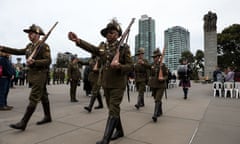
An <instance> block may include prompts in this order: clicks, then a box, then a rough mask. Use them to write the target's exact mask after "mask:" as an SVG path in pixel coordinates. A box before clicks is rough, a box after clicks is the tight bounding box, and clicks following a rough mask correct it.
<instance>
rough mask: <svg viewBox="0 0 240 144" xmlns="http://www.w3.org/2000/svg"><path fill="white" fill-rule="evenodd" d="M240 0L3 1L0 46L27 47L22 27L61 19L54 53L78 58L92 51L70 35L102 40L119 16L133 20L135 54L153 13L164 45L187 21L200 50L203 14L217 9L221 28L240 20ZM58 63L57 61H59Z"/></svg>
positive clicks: (48, 24)
mask: <svg viewBox="0 0 240 144" xmlns="http://www.w3.org/2000/svg"><path fill="white" fill-rule="evenodd" d="M239 6H240V1H239V0H181V1H180V0H0V20H1V21H0V24H1V26H0V32H1V33H0V45H6V46H10V47H15V48H25V46H26V45H27V43H28V42H29V40H28V37H27V35H26V33H24V32H23V29H25V28H28V27H29V26H30V25H32V24H37V25H39V26H41V27H42V28H43V30H44V31H45V33H47V31H48V30H49V29H50V28H51V27H52V25H53V24H54V23H55V22H56V21H58V22H59V24H58V25H57V27H56V28H55V29H54V31H53V32H52V34H51V35H50V37H49V38H48V40H47V41H46V42H47V43H48V44H49V45H50V48H51V54H52V58H53V59H55V58H56V55H57V53H58V52H71V53H74V54H78V56H79V57H87V56H90V55H89V54H88V53H87V52H85V51H84V50H81V49H79V48H78V47H76V46H75V45H74V44H73V43H72V42H70V41H69V40H68V38H67V33H68V32H69V31H73V32H76V33H77V34H78V36H79V37H80V38H82V39H84V40H87V41H88V42H90V43H92V44H94V45H98V44H99V43H100V42H101V41H104V40H105V39H104V38H103V37H102V36H101V35H100V30H101V29H102V28H104V27H105V26H106V24H107V23H109V21H110V20H111V19H112V18H114V17H116V18H117V20H118V21H119V22H120V23H121V27H122V29H123V31H124V30H125V28H126V27H127V26H128V24H129V22H130V21H131V19H132V18H133V17H134V18H136V21H135V23H134V24H133V26H132V29H131V32H130V37H129V45H130V47H131V51H132V54H134V37H135V35H136V34H137V33H138V20H139V19H140V18H141V15H144V14H146V15H148V16H149V17H152V18H153V19H154V20H155V26H156V46H157V47H159V48H160V49H162V46H163V40H164V39H163V37H164V30H166V29H168V28H171V27H173V26H182V27H184V28H186V29H187V30H188V31H189V32H190V47H191V51H192V52H193V53H194V54H195V52H196V50H197V49H201V50H203V49H204V48H203V46H204V45H203V22H204V21H203V16H204V15H205V14H207V13H208V11H212V12H214V13H216V14H217V17H218V19H217V32H218V33H220V32H221V31H222V30H223V29H224V28H226V27H228V26H230V25H232V24H235V23H238V24H239V23H240V14H239V13H240V8H239ZM54 62H55V60H54Z"/></svg>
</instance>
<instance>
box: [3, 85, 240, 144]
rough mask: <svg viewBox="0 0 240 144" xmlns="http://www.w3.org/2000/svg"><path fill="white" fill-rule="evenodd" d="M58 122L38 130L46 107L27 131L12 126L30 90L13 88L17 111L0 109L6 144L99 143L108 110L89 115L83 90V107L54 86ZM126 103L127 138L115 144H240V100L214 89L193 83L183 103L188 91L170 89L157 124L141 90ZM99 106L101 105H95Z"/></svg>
mask: <svg viewBox="0 0 240 144" xmlns="http://www.w3.org/2000/svg"><path fill="white" fill-rule="evenodd" d="M48 91H49V94H50V95H49V98H50V103H51V112H52V118H53V122H52V123H49V124H45V125H41V126H38V125H36V122H37V121H38V120H40V119H42V117H43V110H42V106H41V104H39V105H38V108H37V110H36V112H35V113H34V114H33V116H32V118H31V119H30V121H29V123H28V126H27V128H26V130H25V131H18V130H14V129H11V128H9V127H8V125H9V124H12V123H16V122H18V121H19V120H20V119H21V118H22V116H23V114H24V112H25V108H26V106H27V104H28V95H29V92H30V89H29V88H27V87H26V86H23V87H20V86H17V87H16V88H14V89H11V90H10V93H9V98H8V103H9V105H12V106H14V108H13V110H11V111H0V144H95V143H96V141H98V140H100V139H101V138H102V136H103V132H104V129H105V123H106V118H107V108H106V104H105V102H104V106H105V107H104V109H101V110H94V109H93V111H92V112H91V113H88V112H86V111H85V110H84V109H83V107H84V106H87V105H88V103H89V100H90V98H89V97H87V96H85V93H84V92H83V91H82V86H81V87H78V91H77V98H78V100H79V102H78V103H70V101H69V99H70V97H69V85H65V84H62V85H49V86H48ZM130 95H131V101H130V102H128V100H127V95H125V96H124V99H123V102H122V104H121V108H122V110H121V119H122V123H123V128H124V133H125V136H124V137H123V138H120V139H118V140H115V141H111V142H110V143H111V144H239V143H240V136H239V135H240V100H239V99H230V98H227V99H225V98H219V97H216V98H214V97H213V96H212V95H213V91H212V85H211V84H201V83H192V87H191V88H190V91H189V98H188V99H187V100H184V99H183V92H182V89H181V88H179V87H177V88H171V89H168V90H167V96H168V98H167V99H165V98H164V99H163V116H162V117H160V118H158V121H157V123H154V122H153V121H152V119H151V118H152V115H153V109H154V101H153V98H152V96H151V94H150V93H148V94H146V95H145V107H144V108H141V109H140V110H136V109H135V107H134V104H135V103H136V98H137V92H130ZM95 105H97V103H95Z"/></svg>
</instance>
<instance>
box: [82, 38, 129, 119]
mask: <svg viewBox="0 0 240 144" xmlns="http://www.w3.org/2000/svg"><path fill="white" fill-rule="evenodd" d="M118 44H119V41H115V42H114V43H113V44H108V43H104V42H102V43H101V44H100V45H99V47H96V46H94V45H92V44H90V43H88V42H86V41H84V40H81V42H80V43H77V46H79V47H81V48H83V49H85V50H86V51H88V52H90V53H92V54H94V55H97V56H99V57H100V60H101V65H102V78H101V79H102V86H103V88H104V95H105V97H106V103H107V105H108V108H109V115H111V116H115V117H119V115H120V103H121V101H122V98H123V94H124V90H125V88H126V85H127V74H128V72H130V71H131V70H132V68H133V67H132V64H133V63H132V59H131V53H130V49H129V46H128V45H126V44H125V45H124V46H123V47H121V48H120V50H119V51H120V56H119V63H120V68H119V69H115V68H111V67H110V64H111V62H112V59H113V57H114V56H115V54H116V49H117V47H118Z"/></svg>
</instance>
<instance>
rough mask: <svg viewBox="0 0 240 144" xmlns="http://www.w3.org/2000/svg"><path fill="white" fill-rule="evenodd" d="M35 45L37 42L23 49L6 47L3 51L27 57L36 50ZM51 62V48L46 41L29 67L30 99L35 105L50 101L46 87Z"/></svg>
mask: <svg viewBox="0 0 240 144" xmlns="http://www.w3.org/2000/svg"><path fill="white" fill-rule="evenodd" d="M35 45H36V44H33V43H29V44H28V45H27V46H26V48H23V49H16V48H9V47H4V49H3V51H5V52H7V53H10V54H14V55H25V56H26V59H27V58H28V57H29V56H30V55H31V54H32V52H33V51H34V48H35ZM50 64H51V55H50V48H49V46H48V45H47V44H45V43H44V44H42V45H41V50H40V51H39V53H38V55H37V56H36V58H35V62H34V64H32V65H30V66H29V67H28V81H29V83H31V85H32V89H31V92H30V96H29V100H30V102H31V103H32V104H33V105H37V103H38V102H39V101H40V100H42V101H43V102H48V101H49V100H48V96H47V95H46V93H47V92H46V88H45V87H46V81H47V74H48V69H49V65H50Z"/></svg>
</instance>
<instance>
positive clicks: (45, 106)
mask: <svg viewBox="0 0 240 144" xmlns="http://www.w3.org/2000/svg"><path fill="white" fill-rule="evenodd" d="M42 106H43V111H44V118H43V119H42V120H41V121H38V122H37V125H41V124H45V123H49V122H52V117H51V113H50V105H49V102H48V103H42Z"/></svg>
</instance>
